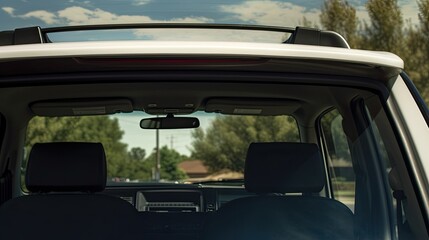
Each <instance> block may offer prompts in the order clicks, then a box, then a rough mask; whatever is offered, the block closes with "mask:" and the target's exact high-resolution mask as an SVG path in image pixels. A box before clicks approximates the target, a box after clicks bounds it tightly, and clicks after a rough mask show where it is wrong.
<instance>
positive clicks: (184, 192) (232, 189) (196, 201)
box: [104, 184, 254, 213]
mask: <svg viewBox="0 0 429 240" xmlns="http://www.w3.org/2000/svg"><path fill="white" fill-rule="evenodd" d="M104 193H105V194H107V195H112V196H116V197H120V198H122V199H124V200H126V201H127V202H129V203H130V204H132V205H133V206H134V207H135V208H136V209H137V210H138V211H139V212H164V213H168V212H170V213H181V212H214V211H216V210H218V209H219V208H220V207H222V205H224V204H225V203H227V202H229V201H232V200H234V199H237V198H242V197H248V196H253V195H254V194H252V193H248V192H247V191H246V190H245V189H244V188H243V187H240V186H218V185H215V186H213V185H192V184H153V185H139V186H113V187H107V188H106V190H105V191H104Z"/></svg>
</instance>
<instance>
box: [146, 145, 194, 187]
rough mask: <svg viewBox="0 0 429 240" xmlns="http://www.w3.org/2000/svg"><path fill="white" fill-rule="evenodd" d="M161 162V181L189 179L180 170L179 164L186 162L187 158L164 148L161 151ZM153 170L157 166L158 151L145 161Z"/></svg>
mask: <svg viewBox="0 0 429 240" xmlns="http://www.w3.org/2000/svg"><path fill="white" fill-rule="evenodd" d="M159 155H160V162H161V179H163V180H170V181H174V180H180V179H185V178H187V175H186V173H185V172H183V171H182V170H181V169H179V168H178V164H179V163H180V162H182V161H183V160H185V159H186V158H187V157H186V156H183V155H180V153H178V152H177V151H176V150H174V149H169V148H168V147H167V146H163V147H161V148H160V149H159ZM145 162H147V163H148V165H150V166H151V169H152V168H154V167H155V164H156V151H153V152H152V154H151V155H150V156H149V157H148V158H147V160H145Z"/></svg>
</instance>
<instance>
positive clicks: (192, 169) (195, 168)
mask: <svg viewBox="0 0 429 240" xmlns="http://www.w3.org/2000/svg"><path fill="white" fill-rule="evenodd" d="M178 166H179V168H180V169H182V170H183V171H184V172H185V173H188V174H189V173H191V174H192V173H194V174H195V173H208V169H207V167H206V166H204V163H203V161H201V160H186V161H183V162H181V163H179V165H178Z"/></svg>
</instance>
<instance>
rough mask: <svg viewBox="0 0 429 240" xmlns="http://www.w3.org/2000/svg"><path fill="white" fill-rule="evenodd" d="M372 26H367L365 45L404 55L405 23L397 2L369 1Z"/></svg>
mask: <svg viewBox="0 0 429 240" xmlns="http://www.w3.org/2000/svg"><path fill="white" fill-rule="evenodd" d="M366 8H367V10H368V14H369V17H370V19H371V23H370V24H365V33H364V35H363V36H364V45H363V46H362V47H364V48H367V49H371V50H382V51H389V52H393V53H396V54H398V55H400V56H401V55H402V54H401V53H402V52H401V50H402V48H403V46H404V41H403V40H404V33H403V27H404V21H403V19H402V13H401V9H400V7H399V5H398V2H397V0H369V1H368V2H367V4H366Z"/></svg>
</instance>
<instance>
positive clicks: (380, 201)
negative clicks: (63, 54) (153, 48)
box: [0, 81, 424, 239]
mask: <svg viewBox="0 0 429 240" xmlns="http://www.w3.org/2000/svg"><path fill="white" fill-rule="evenodd" d="M384 90H385V89H371V90H369V89H361V88H356V87H350V86H335V85H329V84H327V85H308V84H306V85H303V84H286V83H270V84H267V83H222V84H219V83H210V82H204V81H201V82H174V81H172V82H157V81H146V82H139V83H137V82H132V83H127V82H125V81H124V82H123V83H98V84H90V83H89V84H82V83H80V84H61V85H60V84H58V85H54V84H53V85H41V86H25V85H23V86H19V87H4V88H0V112H1V113H2V114H3V116H4V117H5V121H6V122H7V128H6V132H5V139H7V141H4V144H3V146H2V151H1V154H0V159H1V160H2V161H1V162H0V170H2V171H0V172H3V170H5V169H6V168H9V169H10V170H11V171H12V174H13V176H14V178H13V181H14V183H15V184H14V185H13V186H14V187H15V189H14V191H13V192H14V196H15V197H17V196H18V195H19V193H20V192H21V191H20V189H19V186H20V184H16V182H19V181H20V180H19V174H17V172H19V168H20V163H21V160H20V159H22V158H23V156H22V155H23V153H22V151H21V150H20V149H21V147H22V146H23V141H24V137H25V131H26V126H27V124H28V121H29V120H30V119H31V118H32V117H34V116H35V115H37V113H36V112H38V111H41V112H40V114H39V115H45V116H64V115H65V114H66V113H65V112H66V110H65V109H64V108H67V107H70V106H81V105H82V104H87V106H91V104H105V105H106V106H107V107H108V106H112V105H113V104H118V100H119V103H120V104H119V107H117V108H113V110H115V111H116V110H118V109H119V110H121V109H125V110H122V111H129V110H131V111H145V110H147V109H148V108H149V104H152V103H156V104H157V106H159V108H160V111H161V110H162V109H167V108H168V109H179V112H180V111H184V112H183V113H186V111H189V109H184V106H185V105H186V104H192V106H193V109H192V111H206V110H207V109H208V106H211V105H210V101H212V102H211V103H212V105H214V106H221V107H225V108H226V107H227V106H228V105H234V104H250V105H252V106H259V107H262V108H263V107H264V106H265V107H266V106H267V105H268V106H273V105H274V106H279V108H280V109H283V112H281V110H278V109H279V108H276V107H273V108H272V109H271V111H280V112H278V113H277V114H279V115H291V116H293V117H294V118H295V119H296V121H297V123H298V125H299V131H300V137H301V142H302V144H309V145H312V144H316V145H315V146H316V147H317V146H318V147H319V148H320V149H319V150H320V151H321V152H322V156H320V157H319V158H318V159H316V160H315V161H316V162H317V161H320V162H319V163H321V164H323V163H322V162H323V158H324V157H325V156H323V154H326V153H323V151H324V150H323V147H322V146H321V138H322V136H320V132H319V129H318V127H317V124H318V121H319V120H320V116H321V115H322V114H323V113H325V112H327V111H329V110H331V109H333V108H336V109H338V110H339V112H340V113H341V115H342V116H343V118H344V119H343V122H342V124H343V126H344V129H345V132H346V135H347V137H348V140H349V144H350V146H351V149H350V152H351V155H352V156H353V159H354V162H353V168H354V171H355V172H356V173H357V174H356V201H357V204H356V207H355V212H354V217H355V220H351V222H353V221H355V223H354V225H353V228H355V229H360V231H361V232H359V230H349V229H348V230H347V229H346V230H347V231H352V232H353V231H355V232H354V233H353V234H357V233H356V231H357V232H358V234H361V236H363V237H365V236H366V237H368V238H371V237H374V238H378V237H380V238H382V237H383V236H386V234H390V233H392V232H393V231H394V230H393V227H392V226H391V222H390V221H389V219H387V218H386V216H389V215H393V212H392V211H393V209H390V208H389V207H386V206H385V205H384V203H385V202H388V201H390V202H391V201H394V200H392V199H390V200H389V199H388V198H386V196H388V195H390V193H387V192H388V191H390V190H391V189H390V186H389V183H388V180H387V177H386V176H382V175H380V172H382V171H383V170H381V169H382V167H381V166H380V164H379V162H378V161H375V159H377V158H378V156H377V154H378V153H377V152H376V151H375V150H374V149H373V147H371V146H370V145H369V144H368V142H371V141H373V139H372V135H371V134H372V132H371V131H373V130H371V127H370V125H371V124H374V123H373V122H375V124H377V126H380V127H379V128H380V129H379V131H381V132H383V134H382V137H383V141H384V142H385V143H387V144H385V145H386V148H388V150H389V151H387V152H389V153H392V154H391V155H392V156H389V157H390V158H391V159H392V162H393V164H392V165H394V166H395V169H397V171H398V174H397V175H398V176H399V177H398V178H399V179H400V182H401V183H402V184H403V189H405V191H408V194H407V196H415V194H414V193H413V192H412V191H413V187H412V183H411V181H410V180H409V177H408V173H407V171H406V166H405V165H404V161H403V159H402V157H401V154H400V150H399V149H400V147H399V146H398V145H397V144H398V143H397V142H396V141H393V140H392V139H394V138H393V137H392V136H393V135H394V133H393V130H392V129H391V127H390V126H389V124H386V123H388V122H389V120H388V116H387V115H386V114H385V113H384V111H383V110H382V109H383V107H384V106H383V104H384V103H383V101H384V100H383V97H381V96H380V95H382V94H380V92H382V91H384ZM243 100H244V103H243ZM380 100H382V101H380ZM11 102H12V103H13V104H8V103H11ZM44 104H45V105H44ZM46 104H47V105H46ZM129 104H131V109H130V106H129ZM40 106H41V107H45V108H43V109H42V108H41V107H40ZM55 106H65V107H60V108H55ZM115 106H116V105H115ZM38 107H39V108H38ZM40 109H42V110H40ZM152 110H153V111H154V112H156V111H157V109H152ZM368 118H369V119H368ZM383 128H384V129H383ZM389 134H390V136H391V137H392V138H389ZM386 136H387V137H386ZM65 148H67V146H66V147H65ZM78 149H81V148H80V147H79V148H78ZM309 149H311V147H310V148H309ZM257 150H260V149H257ZM67 151H69V152H72V151H70V149H68V150H67ZM91 151H92V150H91ZM249 151H250V149H249ZM283 151H284V148H283ZM294 151H296V150H294ZM308 151H309V150H308V149H307V148H306V149H304V150H303V152H302V153H301V156H302V154H303V153H304V152H308ZM47 152H49V153H45V154H48V155H49V154H51V153H52V152H53V151H52V148H50V150H47ZM75 154H77V155H76V156H77V158H81V157H82V158H86V157H87V156H88V155H86V154H82V155H79V152H77V153H75ZM256 155H257V154H256ZM274 155H275V154H274ZM249 156H250V157H251V156H253V155H248V158H249ZM6 159H8V161H5V160H6ZM271 160H272V161H273V162H274V163H276V159H275V157H273V159H271ZM271 160H269V161H271ZM267 161H268V160H267ZM322 168H324V166H322ZM269 171H270V172H275V169H270V170H269ZM322 172H323V174H325V172H324V171H322ZM305 174H308V173H305ZM273 175H275V174H273ZM407 179H408V180H407ZM374 183H379V185H377V184H375V185H374ZM45 184H46V183H45ZM283 187H284V186H283ZM306 187H308V186H306ZM323 187H326V186H322V187H321V189H322V188H323ZM246 188H247V186H246ZM80 190H81V189H80ZM255 192H256V193H258V194H259V193H260V191H255ZM280 192H283V193H284V192H288V190H287V189H286V190H285V189H283V188H282V189H281V191H280ZM299 192H305V191H299ZM310 192H311V191H310ZM315 192H316V193H314V192H311V193H309V194H308V195H309V196H310V197H311V196H313V195H323V192H325V191H320V189H319V191H315ZM270 193H277V192H275V191H274V192H270ZM309 196H305V197H309ZM303 197H304V196H303ZM358 199H359V200H358ZM65 201H68V200H65ZM249 201H251V200H249ZM266 201H271V199H270V200H266ZM408 201H409V202H410V203H411V202H416V201H417V199H409V200H408ZM245 204H247V203H245ZM258 204H259V203H258ZM264 204H265V205H266V204H267V203H266V202H265V203H264ZM300 204H302V202H301V203H300ZM312 204H314V202H311V201H310V203H309V205H308V206H316V205H317V204H318V203H316V205H312ZM333 204H334V205H335V204H337V203H333ZM390 205H391V206H393V204H392V203H391V204H390ZM409 205H410V206H409V209H407V210H406V211H408V212H409V213H410V215H409V216H411V217H409V218H408V221H410V222H413V219H412V218H413V217H415V218H420V217H421V216H420V217H419V214H418V209H416V208H415V207H412V204H409ZM255 206H258V205H255ZM299 206H300V208H301V209H303V208H308V209H311V208H310V207H308V206H302V205H299ZM317 206H319V205H317ZM248 207H249V206H248ZM319 207H322V206H319ZM342 207H343V206H339V207H338V206H337V205H335V206H334V207H333V208H335V209H339V208H342ZM322 208H323V207H322ZM221 209H222V208H221ZM247 209H248V208H247ZM118 211H119V210H118ZM126 211H128V210H126ZM225 211H227V209H226V210H225ZM234 211H239V214H243V211H241V212H240V210H237V209H234ZM341 211H342V210H341ZM261 212H262V213H261V214H265V213H268V212H269V211H268V210H267V212H265V213H264V211H263V210H262V211H261ZM344 212H345V213H344V214H343V215H341V214H340V215H341V216H340V215H338V216H339V217H338V219H337V220H336V221H338V220H339V219H343V221H344V222H350V219H349V215H348V214H352V213H350V212H348V209H347V211H346V210H344ZM229 214H231V213H226V215H225V216H226V217H225V216H222V213H220V214H216V217H215V218H214V219H217V220H218V222H219V221H221V220H219V218H218V217H221V219H230V220H233V219H234V218H231V217H230V216H231V215H229ZM233 214H235V213H233ZM131 215H132V216H131ZM207 215H209V214H207ZM352 215H353V214H352ZM130 216H131V217H130ZM170 216H173V217H165V216H161V217H159V216H156V215H154V214H152V213H148V214H146V215H144V216H134V213H133V214H131V213H130V214H128V215H127V214H125V213H124V215H123V216H118V217H117V218H121V219H123V218H129V219H130V221H127V222H126V223H127V224H129V225H128V226H124V229H127V231H128V232H129V235H128V236H133V237H138V236H139V235H140V232H136V229H139V228H140V229H145V228H146V229H150V230H148V232H150V233H149V235H150V234H153V235H152V237H153V238H154V239H167V238H171V235H169V234H166V233H165V232H163V231H161V230H159V229H155V228H157V227H159V226H160V225H161V224H163V223H165V222H168V221H170V222H171V221H176V222H177V221H179V222H180V221H181V220H183V219H186V218H188V216H192V214H191V215H188V216H184V214H182V215H181V214H172V215H170ZM243 216H245V215H243ZM311 216H314V215H311ZM251 218H255V216H252V217H251ZM142 219H143V220H142ZM151 219H152V220H151ZM70 221H72V220H70ZM151 221H153V222H152V224H160V225H156V226H152V225H151V224H150V222H151ZM183 221H185V222H193V223H195V224H197V223H196V222H199V223H198V224H200V225H201V224H204V223H205V222H206V221H207V222H208V224H209V227H208V228H207V229H204V231H207V232H210V231H211V230H213V228H214V229H216V230H218V229H219V228H225V229H226V228H227V225H228V223H227V222H223V223H222V224H220V225H219V226H218V225H216V223H213V221H211V220H207V218H205V219H203V220H201V215H198V216H195V217H194V218H192V217H190V219H187V220H183ZM215 221H216V220H215ZM320 221H323V220H321V219H319V218H317V217H315V219H311V221H310V220H309V219H306V222H304V223H303V224H311V223H314V222H319V223H320ZM136 222H139V223H141V224H142V225H138V224H136ZM142 222H144V223H142ZM415 222H422V221H415ZM71 224H72V223H71ZM225 224H226V225H225ZM120 225H121V226H123V225H126V224H125V222H122V223H120ZM410 225H412V224H410ZM109 226H112V228H113V229H115V227H114V226H113V224H111V225H109ZM130 226H131V227H130ZM229 226H236V225H233V224H232V223H230V224H229ZM151 227H153V228H151ZM185 227H186V226H185ZM246 227H249V225H248V226H246ZM253 227H256V226H253ZM271 227H273V226H272V225H271V226H269V227H268V229H271ZM412 227H413V228H416V229H417V230H415V232H419V231H421V229H423V228H424V226H412ZM237 228H243V226H237ZM198 229H199V230H198V231H203V230H201V229H202V227H198ZM170 230H171V229H170ZM235 230H236V229H235ZM325 230H326V229H325ZM364 230H369V231H367V232H365V231H364ZM171 231H172V232H174V233H177V232H180V234H181V235H177V236H178V238H177V239H191V238H196V237H198V238H199V237H201V238H204V239H214V238H211V237H214V236H215V235H216V234H217V233H213V234H210V235H209V236H203V234H202V233H201V234H200V232H199V233H198V234H196V233H194V232H192V231H185V230H183V229H181V230H177V229H176V231H174V230H171ZM194 231H197V230H195V229H194ZM386 231H387V232H389V231H390V233H386ZM108 233H110V231H106V235H105V236H106V238H107V237H110V238H111V239H113V238H112V236H113V235H112V236H108ZM245 233H246V234H248V233H249V232H245ZM141 234H142V236H143V235H144V233H141ZM234 234H235V233H234ZM234 234H232V233H231V234H230V235H228V236H226V237H225V236H221V237H220V238H226V239H228V238H229V239H233V238H234V237H235V238H234V239H237V238H240V237H243V236H239V235H234ZM115 236H116V235H115ZM343 236H344V235H343ZM116 237H118V236H116ZM181 237H182V238H181ZM292 237H293V235H292ZM295 237H296V236H295ZM220 238H217V239H220ZM70 239H71V238H70ZM142 239H144V238H143V237H142ZM338 239H341V238H338Z"/></svg>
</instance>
